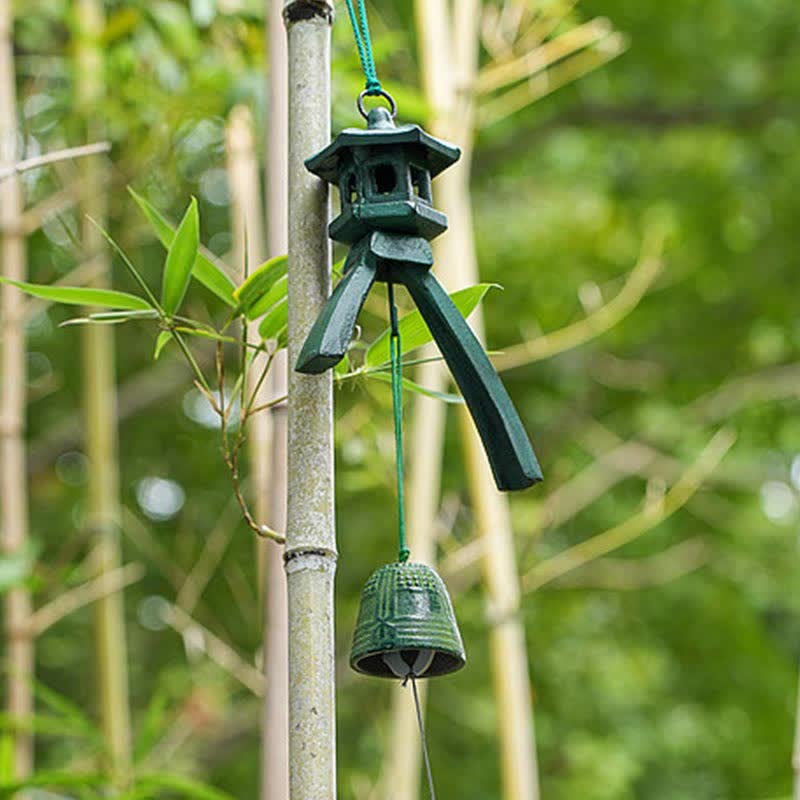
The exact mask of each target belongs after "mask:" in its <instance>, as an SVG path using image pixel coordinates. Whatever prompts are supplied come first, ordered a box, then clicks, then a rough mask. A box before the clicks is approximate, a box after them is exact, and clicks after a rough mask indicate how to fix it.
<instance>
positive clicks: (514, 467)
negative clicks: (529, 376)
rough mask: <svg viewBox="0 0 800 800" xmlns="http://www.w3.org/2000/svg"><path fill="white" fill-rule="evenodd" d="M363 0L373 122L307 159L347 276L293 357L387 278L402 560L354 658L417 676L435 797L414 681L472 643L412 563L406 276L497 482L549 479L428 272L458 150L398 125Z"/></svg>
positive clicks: (320, 368) (427, 574)
mask: <svg viewBox="0 0 800 800" xmlns="http://www.w3.org/2000/svg"><path fill="white" fill-rule="evenodd" d="M364 2H365V0H357V3H358V15H357V14H356V10H355V9H354V7H353V0H346V3H347V9H348V12H349V15H350V21H351V23H352V26H353V33H354V36H355V40H356V46H357V48H358V53H359V57H360V60H361V65H362V67H363V69H364V74H365V76H366V87H365V89H364V90H363V91H362V92H361V94H360V95H359V96H358V110H359V112H360V113H361V115H362V116H363V117H364V118H365V119H366V120H367V128H366V129H360V128H348V129H346V130H344V131H342V132H341V133H340V134H339V136H337V137H336V139H335V140H334V141H333V142H331V144H330V145H328V146H327V147H326V148H325V149H324V150H322V151H321V152H320V153H317V154H316V155H314V156H312V157H311V158H309V159H308V160H307V161H306V167H307V168H308V169H309V170H310V171H311V172H312V173H314V174H315V175H318V176H319V177H320V178H322V179H323V180H325V181H327V182H328V183H330V184H333V185H334V186H337V187H338V189H339V195H340V199H341V213H340V214H339V216H338V217H336V218H335V219H334V220H333V221H332V222H331V223H330V226H329V234H330V237H331V238H332V239H334V240H336V241H338V242H343V243H345V244H348V245H350V251H349V254H348V256H347V259H346V261H345V266H344V276H343V278H342V279H341V281H340V282H339V284H338V285H337V286H336V288H335V290H334V291H333V293H332V294H331V296H330V297H329V298H328V300H327V302H326V303H325V305H324V306H323V308H322V311H321V312H320V314H319V316H318V317H317V320H316V322H315V323H314V325H313V327H312V329H311V331H310V333H309V334H308V337H307V339H306V341H305V343H304V345H303V348H302V350H301V352H300V355H299V357H298V360H297V364H296V365H295V369H296V370H297V371H299V372H303V373H307V374H319V373H321V372H324V371H325V370H328V369H330V368H332V367H333V366H334V365H336V364H337V363H338V362H339V361H340V360H341V359H342V358H343V357H344V355H345V353H346V351H347V348H348V346H349V344H350V341H351V339H352V337H353V333H354V330H355V326H356V319H357V317H358V314H359V312H360V310H361V307H362V305H363V304H364V301H365V299H366V297H367V294H368V293H369V291H370V289H371V288H372V285H373V284H374V283H375V282H376V281H383V282H384V283H386V285H387V290H388V299H389V319H390V331H391V336H390V340H389V342H390V363H391V378H392V399H393V407H394V429H395V447H396V461H397V489H398V536H399V554H398V560H397V561H396V562H394V563H392V564H387V565H386V566H383V567H381V568H380V569H378V570H377V571H376V572H375V573H373V575H372V576H371V577H370V579H369V580H368V581H367V584H366V586H365V587H364V590H363V592H362V595H361V607H360V610H359V615H358V622H357V624H356V630H355V634H354V637H353V647H352V651H351V654H350V666H351V667H352V668H353V669H354V670H356V671H357V672H361V673H363V674H365V675H372V676H375V677H379V678H393V679H398V680H402V681H403V685H405V684H406V683H407V682H408V681H409V680H410V681H411V685H412V689H413V695H414V701H415V704H416V712H417V720H418V722H419V728H420V735H421V738H422V745H423V754H424V757H425V766H426V770H427V774H428V784H429V789H430V794H431V799H432V800H434V799H435V795H434V787H433V778H432V775H431V768H430V762H429V759H428V753H427V747H426V745H425V732H424V728H423V724H422V717H421V714H420V709H419V699H418V695H417V687H416V683H415V680H416V679H417V678H429V677H434V676H437V675H446V674H447V673H450V672H455V671H456V670H458V669H461V667H463V666H464V664H465V663H466V655H465V653H464V646H463V644H462V641H461V634H460V633H459V630H458V625H457V623H456V618H455V614H454V613H453V606H452V603H451V602H450V597H449V595H448V593H447V589H446V588H445V585H444V582H443V581H442V579H441V578H440V577H439V576H438V575H437V574H436V572H435V571H434V570H433V569H431V567H429V566H427V565H425V564H419V563H414V562H410V561H409V560H408V558H409V550H408V547H407V546H406V535H405V519H404V511H403V439H402V357H401V353H402V350H401V346H400V331H399V326H398V319H397V306H396V305H395V297H394V286H395V284H402V285H404V286H405V287H406V289H407V290H408V292H409V294H410V295H411V298H412V299H413V300H414V302H415V303H416V305H417V307H418V308H419V310H420V313H421V314H422V317H423V319H424V320H425V322H426V324H427V325H428V328H429V329H430V331H431V333H432V334H433V337H434V339H435V341H436V343H437V345H438V346H439V349H440V351H441V353H442V356H443V357H444V360H445V361H446V362H447V365H448V367H449V368H450V371H451V372H452V374H453V377H454V378H455V381H456V383H457V384H458V387H459V389H460V390H461V394H462V395H463V397H464V400H465V401H466V404H467V407H468V409H469V411H470V414H471V415H472V418H473V420H474V421H475V426H476V428H477V430H478V432H479V434H480V437H481V439H482V441H483V446H484V449H485V450H486V455H487V456H488V459H489V463H490V465H491V468H492V473H493V474H494V479H495V483H496V484H497V487H498V488H499V489H501V490H503V491H511V490H517V489H525V488H527V487H529V486H531V485H532V484H534V483H537V482H538V481H540V480H541V479H542V474H541V471H540V469H539V464H538V462H537V460H536V456H535V455H534V452H533V448H532V447H531V444H530V441H529V440H528V437H527V434H526V433H525V429H524V428H523V426H522V422H521V420H520V418H519V415H518V414H517V411H516V409H515V408H514V406H513V404H512V402H511V399H510V398H509V396H508V393H507V392H506V390H505V387H504V386H503V384H502V382H501V381H500V378H499V377H498V375H497V372H496V371H495V369H494V367H493V366H492V364H491V362H490V361H489V358H488V356H487V355H486V352H485V351H484V349H483V347H482V346H481V344H480V342H479V341H478V340H477V339H476V337H475V335H474V334H473V333H472V331H471V330H470V328H469V326H468V325H467V323H466V322H465V321H464V318H463V316H462V315H461V313H460V312H459V311H458V309H457V308H456V307H455V305H454V304H453V302H452V301H451V300H450V297H449V296H448V294H447V293H446V292H445V291H444V289H443V288H442V287H441V285H440V284H439V282H438V281H437V280H436V278H434V277H433V275H432V274H431V272H430V268H431V267H432V265H433V254H432V251H431V246H430V240H431V239H434V238H435V237H436V236H438V235H439V234H440V233H443V232H444V231H445V230H446V229H447V218H446V217H445V215H444V214H443V213H442V212H441V211H437V210H436V209H435V208H434V207H433V205H432V196H431V179H432V178H434V177H436V175H438V174H439V173H440V172H442V171H443V170H444V169H446V168H447V167H449V166H451V165H452V164H453V163H455V162H456V161H457V160H458V158H459V156H460V151H459V149H458V148H457V147H455V146H453V145H451V144H448V143H447V142H443V141H440V140H439V139H435V138H434V137H433V136H430V135H429V134H427V133H426V132H425V131H423V130H422V129H421V128H420V127H419V126H417V125H400V126H396V125H395V123H394V118H395V116H396V112H397V107H396V105H395V102H394V100H393V98H392V97H391V95H389V94H388V92H386V91H384V90H383V88H382V87H381V84H380V81H379V80H378V78H377V75H376V72H375V64H374V61H373V56H372V46H371V43H370V36H369V28H368V25H367V16H366V9H365V7H364ZM367 96H379V97H382V98H384V99H385V100H386V101H387V102H388V104H389V109H386V108H383V107H378V108H373V109H372V110H371V111H370V112H369V113H367V112H366V111H365V109H364V98H365V97H367Z"/></svg>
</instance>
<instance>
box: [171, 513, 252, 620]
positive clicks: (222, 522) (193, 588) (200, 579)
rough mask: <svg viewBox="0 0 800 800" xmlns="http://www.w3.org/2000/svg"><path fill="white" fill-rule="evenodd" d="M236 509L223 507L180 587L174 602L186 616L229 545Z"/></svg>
mask: <svg viewBox="0 0 800 800" xmlns="http://www.w3.org/2000/svg"><path fill="white" fill-rule="evenodd" d="M236 508H237V506H236V505H235V504H234V503H228V505H226V506H225V508H224V510H223V512H222V514H221V516H220V518H219V520H217V524H216V525H215V526H214V528H213V529H212V530H211V532H210V533H209V534H208V536H207V537H206V540H205V544H204V545H203V549H202V551H201V552H200V556H199V557H198V559H197V561H195V563H194V566H193V567H192V569H191V571H190V572H189V574H188V575H187V576H186V578H185V580H184V581H183V584H182V585H181V588H180V590H179V592H178V596H177V598H176V600H175V602H176V604H177V605H178V606H180V608H182V609H183V610H184V611H185V612H186V613H187V614H191V613H192V612H193V611H194V609H195V607H196V606H197V603H198V601H199V600H200V597H201V595H202V594H203V592H204V591H205V588H206V587H207V586H208V583H209V581H210V580H211V576H212V575H213V574H214V570H215V569H216V568H217V567H218V566H219V563H220V561H221V560H222V557H223V556H224V554H225V550H226V549H227V547H228V545H229V544H230V541H231V538H232V536H233V531H234V525H233V519H232V518H231V517H232V511H233V510H234V509H236Z"/></svg>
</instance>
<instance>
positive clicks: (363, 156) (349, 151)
mask: <svg viewBox="0 0 800 800" xmlns="http://www.w3.org/2000/svg"><path fill="white" fill-rule="evenodd" d="M459 155H460V152H459V150H458V148H457V147H454V146H453V145H450V144H447V143H446V142H442V141H439V140H438V139H435V138H433V137H432V136H430V135H429V134H427V133H425V131H423V130H422V129H421V128H419V126H417V125H402V126H400V127H395V125H394V122H393V121H392V118H391V116H390V114H389V112H388V111H386V109H383V108H377V109H373V110H372V111H371V112H370V114H369V120H368V127H367V128H366V130H362V129H348V130H345V131H343V132H342V133H341V134H339V136H338V137H337V138H336V139H335V140H334V141H333V142H332V143H331V144H330V145H328V147H326V148H325V149H324V150H322V151H321V152H320V153H318V154H317V155H315V156H313V157H312V158H309V159H308V160H307V161H306V166H307V167H308V169H309V170H310V171H311V172H313V173H314V174H316V175H319V176H320V177H321V178H323V179H324V180H326V181H328V182H329V183H332V184H334V185H335V186H338V187H339V193H340V195H341V206H342V212H341V214H340V215H339V216H338V217H336V218H335V219H334V220H333V221H332V222H331V223H330V226H329V233H330V236H331V238H333V239H336V240H337V241H341V242H346V243H349V244H351V245H352V247H351V249H350V253H349V254H348V257H347V261H346V263H345V274H344V277H343V278H342V280H341V281H340V282H339V284H338V286H337V287H336V289H335V290H334V292H333V293H332V294H331V296H330V298H329V299H328V301H327V302H326V303H325V306H324V307H323V309H322V311H321V312H320V314H319V316H318V318H317V320H316V322H315V323H314V325H313V327H312V329H311V331H310V332H309V334H308V337H307V338H306V341H305V343H304V345H303V348H302V350H301V352H300V355H299V357H298V360H297V364H296V366H295V369H297V370H298V371H299V372H304V373H308V374H319V373H321V372H324V371H325V370H327V369H330V368H331V367H333V366H334V365H335V364H337V363H338V362H339V361H340V360H341V359H342V358H343V357H344V355H345V353H346V352H347V348H348V346H349V345H350V341H351V339H352V337H353V333H354V331H355V326H356V320H357V319H358V314H359V312H360V311H361V307H362V306H363V304H364V301H365V300H366V298H367V294H368V293H369V291H370V289H371V288H372V285H373V284H374V283H375V281H385V282H389V283H400V284H403V285H405V286H406V288H407V289H408V291H409V293H410V294H411V296H412V298H413V299H414V302H415V303H416V304H417V306H418V307H419V310H420V312H421V314H422V316H423V318H424V320H425V322H426V324H427V325H428V327H429V328H430V330H431V333H432V334H433V337H434V339H435V340H436V343H437V344H438V346H439V349H440V350H441V353H442V356H443V357H444V359H445V361H446V362H447V365H448V366H449V368H450V371H451V372H452V374H453V377H454V378H455V380H456V383H457V384H458V388H459V389H460V390H461V394H462V395H463V396H464V400H465V402H466V404H467V407H468V408H469V411H470V414H471V415H472V417H473V419H474V420H475V425H476V427H477V429H478V433H479V434H480V436H481V440H482V442H483V446H484V449H485V450H486V454H487V456H488V459H489V464H490V465H491V468H492V473H493V475H494V479H495V483H496V484H497V487H498V488H499V489H501V490H504V491H509V490H516V489H525V488H527V487H528V486H531V485H532V484H534V483H537V482H538V481H540V480H541V479H542V473H541V470H540V468H539V464H538V462H537V460H536V456H535V454H534V452H533V448H532V446H531V443H530V441H529V439H528V436H527V434H526V433H525V429H524V427H523V425H522V421H521V420H520V418H519V415H518V414H517V411H516V409H515V408H514V405H513V403H512V402H511V398H510V397H509V396H508V393H507V392H506V390H505V387H504V386H503V384H502V382H501V380H500V378H499V377H498V375H497V372H496V371H495V369H494V367H493V366H492V364H491V362H490V361H489V358H488V356H487V355H486V352H485V351H484V349H483V347H482V346H481V344H480V342H479V341H478V339H477V338H476V337H475V335H474V334H473V333H472V331H471V330H470V328H469V326H468V325H467V324H466V322H465V321H464V318H463V317H462V316H461V314H460V312H459V311H458V309H457V308H456V307H455V306H454V305H453V303H452V301H451V300H450V298H449V296H448V295H447V293H446V292H445V291H444V290H443V289H442V287H441V286H440V284H439V282H438V281H437V280H436V278H434V277H433V275H432V274H431V272H430V268H431V266H432V265H433V253H432V251H431V246H430V244H429V240H430V239H433V238H435V237H436V236H438V235H439V234H440V233H442V232H443V231H444V230H446V228H447V218H446V217H445V215H444V214H442V212H440V211H437V210H436V209H435V208H433V205H432V195H431V178H432V177H434V176H436V175H438V174H439V173H440V172H441V171H442V170H443V169H446V168H447V167H448V166H450V165H451V164H453V163H455V161H457V160H458V158H459Z"/></svg>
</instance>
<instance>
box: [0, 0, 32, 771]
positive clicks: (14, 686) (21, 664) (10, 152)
mask: <svg viewBox="0 0 800 800" xmlns="http://www.w3.org/2000/svg"><path fill="white" fill-rule="evenodd" d="M17 127H18V125H17V101H16V88H15V79H14V56H13V46H12V16H11V0H0V168H2V167H10V166H12V165H14V164H16V162H17V157H18V153H17V137H18V131H17ZM21 215H22V193H21V189H20V184H19V179H18V178H17V176H16V174H14V175H12V176H11V177H9V178H7V179H6V180H4V181H3V182H2V183H0V236H2V244H1V245H0V268H2V271H3V275H4V276H5V277H7V278H11V279H13V280H25V241H24V239H23V237H22V233H21V230H20V220H21ZM23 308H24V303H23V299H22V295H21V294H20V292H18V291H17V290H16V289H15V288H13V287H12V286H8V285H5V284H4V285H3V287H2V289H0V320H2V326H3V328H2V343H0V347H1V348H2V385H0V470H1V471H2V473H1V474H0V505H2V510H0V514H2V516H1V517H0V521H1V522H2V549H3V554H4V555H6V556H14V555H18V554H21V553H22V552H24V549H25V547H26V546H27V543H28V492H27V487H26V467H25V438H24V434H25V383H26V381H25V378H26V370H25V331H24V326H23V324H22V319H21V316H22V309H23ZM30 616H31V598H30V593H29V592H28V590H27V589H26V588H24V587H21V586H20V587H16V588H13V589H11V590H10V591H8V592H7V594H6V596H5V605H4V622H5V635H6V665H7V670H8V671H7V682H6V708H7V709H8V713H9V715H10V716H11V717H12V718H14V719H22V718H25V717H28V716H30V714H31V713H32V711H33V693H32V690H31V679H32V678H33V672H34V649H33V638H32V636H31V634H30V630H29V621H30ZM32 768H33V739H32V737H31V736H30V735H29V734H28V733H26V732H25V726H24V725H21V726H20V727H19V730H18V733H16V735H15V739H14V777H15V778H16V779H17V780H22V779H24V778H26V777H27V776H28V775H29V774H30V772H31V770H32Z"/></svg>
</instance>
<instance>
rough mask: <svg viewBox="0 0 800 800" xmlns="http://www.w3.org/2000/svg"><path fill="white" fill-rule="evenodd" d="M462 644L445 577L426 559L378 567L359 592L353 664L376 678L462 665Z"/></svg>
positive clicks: (431, 673)
mask: <svg viewBox="0 0 800 800" xmlns="http://www.w3.org/2000/svg"><path fill="white" fill-rule="evenodd" d="M466 660H467V659H466V655H465V653H464V645H463V644H462V642H461V634H460V633H459V632H458V624H457V623H456V617H455V614H454V613H453V605H452V603H451V602H450V596H449V595H448V594H447V589H446V588H445V585H444V581H442V579H441V578H440V577H439V576H438V575H437V574H436V572H435V571H434V570H432V569H431V568H430V567H429V566H427V565H425V564H418V563H414V562H408V561H406V562H396V563H394V564H387V565H386V566H383V567H381V568H380V569H378V570H376V571H375V572H374V573H373V574H372V576H371V577H370V579H369V580H368V581H367V584H366V586H364V590H363V592H362V593H361V607H360V609H359V612H358V623H357V624H356V631H355V634H354V636H353V649H352V650H351V652H350V666H351V667H352V668H353V669H354V670H356V672H361V673H363V674H364V675H372V676H373V677H376V678H400V679H405V678H408V677H409V676H412V677H414V678H430V677H434V676H436V675H446V674H447V673H448V672H455V671H456V670H459V669H461V667H463V666H464V664H465V663H466Z"/></svg>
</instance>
